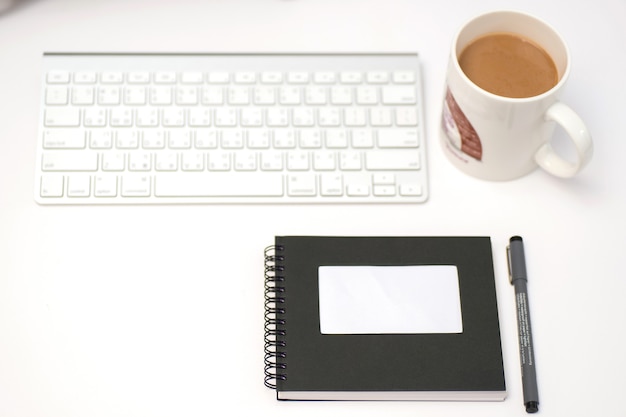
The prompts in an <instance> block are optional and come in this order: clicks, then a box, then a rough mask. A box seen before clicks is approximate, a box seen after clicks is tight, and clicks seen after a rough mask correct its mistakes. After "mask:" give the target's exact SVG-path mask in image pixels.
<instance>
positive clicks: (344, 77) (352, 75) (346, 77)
mask: <svg viewBox="0 0 626 417" xmlns="http://www.w3.org/2000/svg"><path fill="white" fill-rule="evenodd" d="M339 78H340V79H341V82H342V83H344V84H360V83H361V82H363V74H362V73H360V72H355V71H344V72H342V73H341V74H340V76H339Z"/></svg>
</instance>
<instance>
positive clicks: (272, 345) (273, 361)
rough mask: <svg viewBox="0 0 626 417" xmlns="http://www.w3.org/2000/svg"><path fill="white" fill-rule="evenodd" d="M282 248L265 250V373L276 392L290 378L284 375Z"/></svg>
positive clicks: (272, 247) (270, 247) (270, 385)
mask: <svg viewBox="0 0 626 417" xmlns="http://www.w3.org/2000/svg"><path fill="white" fill-rule="evenodd" d="M282 250H283V247H281V246H268V247H267V248H265V331H264V336H263V338H264V344H265V348H264V372H265V380H264V383H265V386H267V387H269V388H272V389H275V388H276V382H277V381H284V380H285V379H287V375H286V374H285V371H286V368H287V365H286V363H285V358H286V353H285V351H284V348H285V341H284V340H283V337H284V336H285V319H284V318H283V316H284V314H285V309H284V307H283V304H284V303H285V298H284V297H283V293H284V292H285V287H283V283H284V282H285V277H284V275H283V272H284V267H283V266H282V264H281V262H282V261H283V260H284V258H283V256H282V255H280V254H279V252H282Z"/></svg>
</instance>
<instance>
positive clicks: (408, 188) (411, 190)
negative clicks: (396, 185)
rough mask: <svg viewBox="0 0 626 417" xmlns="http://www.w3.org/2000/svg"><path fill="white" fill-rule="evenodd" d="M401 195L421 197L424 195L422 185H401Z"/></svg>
mask: <svg viewBox="0 0 626 417" xmlns="http://www.w3.org/2000/svg"><path fill="white" fill-rule="evenodd" d="M400 195H405V196H420V195H422V186H421V185H420V184H417V183H416V184H400Z"/></svg>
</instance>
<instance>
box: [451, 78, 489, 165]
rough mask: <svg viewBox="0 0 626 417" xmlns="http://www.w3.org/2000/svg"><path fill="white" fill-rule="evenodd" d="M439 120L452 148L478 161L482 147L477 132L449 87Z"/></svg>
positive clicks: (480, 158)
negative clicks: (441, 116) (440, 119)
mask: <svg viewBox="0 0 626 417" xmlns="http://www.w3.org/2000/svg"><path fill="white" fill-rule="evenodd" d="M441 122H442V125H443V129H444V131H445V132H446V134H447V136H448V142H449V143H450V144H451V145H452V146H453V147H454V148H456V149H457V150H459V151H461V152H463V153H464V154H466V155H468V156H471V157H472V158H474V159H476V160H478V161H480V160H482V156H483V147H482V144H481V142H480V138H479V137H478V133H476V130H475V129H474V127H473V126H472V124H471V123H470V121H469V120H467V117H465V114H464V113H463V111H462V110H461V108H460V107H459V105H458V104H457V102H456V100H455V99H454V97H453V96H452V93H451V92H450V89H449V88H448V89H447V91H446V99H445V102H444V106H443V118H442V121H441Z"/></svg>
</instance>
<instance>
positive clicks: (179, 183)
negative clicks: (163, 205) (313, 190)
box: [154, 172, 284, 197]
mask: <svg viewBox="0 0 626 417" xmlns="http://www.w3.org/2000/svg"><path fill="white" fill-rule="evenodd" d="M283 193H284V191H283V176H282V174H275V173H263V174H261V173H258V172H255V173H250V174H241V173H238V172H228V173H223V172H220V173H215V172H193V173H192V172H188V173H183V174H178V173H176V174H174V173H172V174H169V173H163V174H161V175H157V176H156V179H155V190H154V194H155V195H156V196H157V197H280V196H282V195H283Z"/></svg>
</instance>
